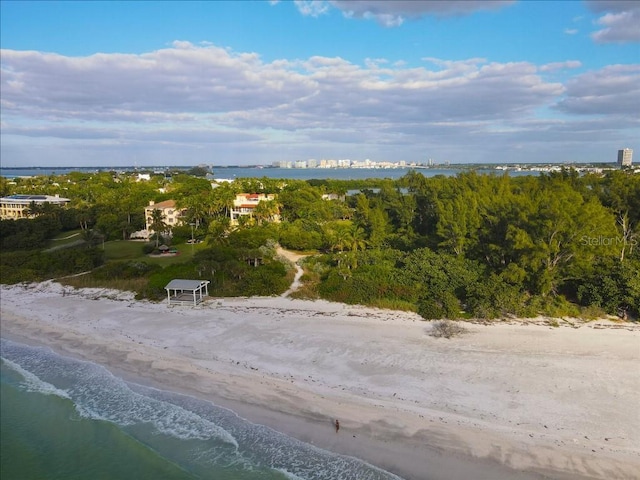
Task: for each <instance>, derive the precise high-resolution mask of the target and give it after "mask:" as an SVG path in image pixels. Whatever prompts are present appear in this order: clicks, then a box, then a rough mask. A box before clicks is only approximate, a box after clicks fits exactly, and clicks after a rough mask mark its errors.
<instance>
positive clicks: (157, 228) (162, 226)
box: [150, 208, 167, 248]
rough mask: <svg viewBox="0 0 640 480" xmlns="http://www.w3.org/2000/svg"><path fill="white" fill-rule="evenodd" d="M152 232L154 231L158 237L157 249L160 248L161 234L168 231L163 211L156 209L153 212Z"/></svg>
mask: <svg viewBox="0 0 640 480" xmlns="http://www.w3.org/2000/svg"><path fill="white" fill-rule="evenodd" d="M150 227H151V230H153V232H154V233H155V235H156V248H158V245H159V243H160V233H161V232H165V231H166V230H167V224H166V223H165V221H164V216H163V214H162V210H159V209H157V208H155V209H154V210H153V211H152V212H151V225H150Z"/></svg>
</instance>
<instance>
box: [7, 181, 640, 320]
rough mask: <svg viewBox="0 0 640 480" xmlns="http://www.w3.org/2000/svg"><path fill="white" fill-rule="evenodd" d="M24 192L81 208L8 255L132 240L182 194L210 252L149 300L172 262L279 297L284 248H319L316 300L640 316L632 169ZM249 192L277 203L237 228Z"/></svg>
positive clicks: (26, 188)
mask: <svg viewBox="0 0 640 480" xmlns="http://www.w3.org/2000/svg"><path fill="white" fill-rule="evenodd" d="M16 183H17V185H13V186H9V185H7V184H6V182H4V181H3V182H2V183H1V184H0V187H2V189H3V191H4V192H5V194H6V193H24V192H30V193H33V192H34V190H35V191H37V193H45V194H55V193H58V194H60V195H61V196H65V197H67V198H70V199H72V203H71V205H70V207H69V208H68V209H65V212H64V213H63V212H62V211H60V212H58V214H57V216H56V215H53V214H51V213H50V212H49V213H47V214H43V215H41V216H39V217H37V218H35V219H33V220H19V221H11V222H13V223H12V224H11V225H10V224H8V223H7V221H3V222H2V225H1V226H2V228H1V229H0V240H1V241H2V245H3V251H4V250H18V249H22V250H25V249H26V250H29V249H38V248H42V247H43V245H44V244H45V243H46V239H47V238H50V237H51V235H52V234H53V233H54V232H55V231H62V230H64V229H67V228H78V227H79V228H81V229H82V230H83V231H84V230H86V231H94V232H97V233H99V234H100V235H101V236H102V238H103V239H106V240H107V241H108V240H115V239H123V238H125V239H126V238H128V235H129V234H130V233H131V232H133V231H135V230H139V229H142V228H144V218H143V215H142V212H143V208H144V207H145V206H146V205H148V202H149V200H155V201H156V202H159V201H163V200H167V199H173V200H175V201H176V202H177V205H178V207H179V208H183V209H185V212H186V217H185V224H183V226H181V227H176V228H174V229H173V241H174V243H179V242H181V241H185V240H186V239H189V238H190V237H191V233H192V230H191V227H192V226H193V227H194V230H193V232H194V234H195V235H196V236H197V237H198V238H199V239H201V240H203V241H205V242H206V243H207V245H206V248H205V249H203V250H202V251H201V252H200V253H198V254H197V255H195V257H194V258H193V259H192V260H191V261H190V262H188V263H187V264H184V265H180V266H173V267H168V269H165V270H162V271H157V270H156V269H148V270H145V269H142V270H140V271H142V272H143V273H142V275H147V276H148V279H149V282H148V283H147V285H149V290H148V292H147V294H151V292H155V293H156V294H157V293H158V291H159V289H161V288H162V287H164V285H161V284H162V282H163V281H164V279H165V277H166V276H167V275H174V274H177V272H176V271H172V269H173V270H176V269H183V273H185V274H186V273H189V274H190V275H191V276H194V275H196V276H200V277H201V278H207V279H209V280H211V281H212V286H213V294H214V295H250V294H261V295H264V294H273V293H281V292H282V291H284V290H285V289H286V287H287V281H288V279H290V277H291V275H292V273H291V270H290V268H289V269H288V268H287V266H286V262H283V261H282V260H281V259H279V258H278V257H277V255H276V253H275V249H274V246H275V245H276V244H277V243H279V244H280V245H282V246H283V247H285V248H290V249H294V250H300V251H307V252H309V253H313V255H312V256H311V257H309V259H308V260H307V261H306V264H305V276H304V277H303V280H304V281H305V282H306V283H305V286H304V287H303V289H302V290H301V293H300V295H305V296H307V297H311V298H314V297H322V298H327V299H331V300H337V301H342V302H347V303H361V304H367V305H377V306H382V307H391V308H403V309H410V310H415V311H417V312H419V313H420V314H421V315H422V316H423V317H425V318H441V317H447V318H465V317H480V318H496V317H505V316H510V315H515V316H535V315H539V314H544V315H553V316H564V315H575V316H579V315H583V316H584V315H592V316H597V315H602V314H604V313H607V314H613V315H620V316H628V317H637V316H638V315H639V314H640V311H639V310H640V245H638V243H639V228H638V225H640V178H638V176H637V175H635V176H634V175H633V174H629V173H627V172H622V171H613V172H609V173H607V174H606V175H604V176H598V175H584V176H581V175H579V174H578V173H577V172H575V171H574V170H563V171H561V172H557V173H550V174H543V175H540V176H521V177H510V176H508V175H503V176H496V175H478V174H475V173H474V172H465V173H461V174H459V175H457V176H455V177H445V176H437V177H433V178H427V177H425V176H423V175H421V174H420V173H417V172H413V171H412V172H409V173H408V174H407V175H405V176H404V177H402V178H401V179H399V180H369V181H364V180H359V181H339V180H310V181H301V180H280V179H269V178H253V179H239V180H236V181H234V182H232V183H224V184H222V185H220V186H218V187H217V188H212V187H211V184H210V182H209V181H208V180H206V179H205V178H202V177H196V176H193V175H187V174H177V175H174V176H173V177H172V178H171V179H167V178H166V177H165V176H153V177H152V179H151V181H149V182H135V181H133V180H132V179H131V178H127V177H118V176H117V175H114V174H113V173H110V172H104V173H101V174H81V173H72V174H69V175H67V176H61V177H54V178H52V177H38V178H37V179H28V180H27V179H22V180H21V181H19V182H18V181H17V182H16ZM240 192H244V193H272V194H276V199H275V200H272V201H269V202H260V203H259V204H258V207H257V208H256V209H255V212H254V214H253V215H252V216H248V217H245V218H243V219H242V221H241V223H240V225H239V226H237V227H232V226H231V225H230V222H229V211H230V209H231V206H232V204H233V200H234V198H235V195H236V194H237V193H240ZM276 218H279V219H280V222H279V223H274V219H276ZM47 219H48V220H47ZM189 224H192V225H191V226H190V225H189ZM27 225H29V226H27ZM116 270H117V269H116ZM121 270H122V269H121ZM125 270H126V269H125ZM122 271H124V270H122ZM114 275H115V274H114ZM3 277H4V275H3ZM3 281H4V278H3Z"/></svg>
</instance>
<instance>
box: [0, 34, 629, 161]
mask: <svg viewBox="0 0 640 480" xmlns="http://www.w3.org/2000/svg"><path fill="white" fill-rule="evenodd" d="M0 54H1V56H0V64H1V68H2V75H1V78H0V82H1V83H0V100H1V102H2V122H3V127H2V131H1V132H0V133H1V135H2V140H3V141H2V142H0V144H1V145H0V147H2V153H3V155H4V154H6V155H9V156H8V157H5V156H3V159H4V158H15V156H16V155H18V153H16V152H30V153H29V154H28V155H33V149H34V148H36V146H37V147H42V148H44V149H45V150H46V149H47V148H46V147H47V145H48V146H51V145H53V143H55V145H56V146H59V145H60V144H61V143H62V144H64V145H65V149H62V150H61V149H59V148H57V147H56V149H53V148H49V151H50V152H51V154H53V152H54V151H55V152H57V154H59V155H62V153H61V152H63V151H64V154H65V155H76V156H82V155H85V154H87V155H88V154H89V152H92V151H93V152H95V154H96V155H102V156H106V155H107V154H108V152H109V146H111V147H112V149H113V151H112V152H111V155H116V154H117V155H119V157H118V158H122V159H123V161H125V160H126V161H129V162H130V161H131V158H132V157H131V155H133V153H132V152H133V150H131V148H135V149H136V150H135V151H136V152H137V153H136V155H139V157H137V158H138V160H140V157H141V156H142V155H143V154H144V155H147V156H153V158H156V157H157V159H158V162H159V161H161V159H164V158H169V156H170V155H173V156H174V164H175V157H176V156H179V155H181V153H180V152H182V155H185V152H188V160H189V162H191V163H194V162H195V163H200V162H203V161H204V162H211V161H212V156H213V155H214V154H215V158H216V159H217V161H219V162H221V163H238V162H241V161H244V162H246V163H263V162H267V161H272V160H276V159H282V158H283V156H285V157H286V158H309V157H322V156H325V157H328V156H331V155H334V158H335V157H346V156H351V157H352V158H359V157H360V155H364V154H366V155H368V156H370V157H371V158H380V157H381V156H384V157H386V158H390V159H393V158H394V157H396V158H397V157H398V156H400V155H401V158H403V159H411V157H412V156H413V159H414V160H419V159H421V158H422V157H421V155H423V154H424V149H426V148H429V149H432V148H433V149H436V148H439V149H441V151H442V152H449V154H448V155H454V154H457V153H459V154H460V156H461V159H464V160H467V161H472V160H473V159H472V157H470V156H469V152H470V151H475V149H482V148H483V145H485V146H486V145H487V142H489V141H491V142H493V141H494V140H495V141H496V142H498V143H496V152H498V153H499V151H500V149H498V148H497V145H502V146H505V145H506V144H507V143H508V139H509V138H515V137H516V136H518V138H519V139H522V142H524V140H525V139H526V138H527V135H528V134H529V135H531V136H532V138H533V140H532V141H533V142H538V137H540V138H543V137H544V136H545V135H546V136H548V138H550V139H553V138H556V137H557V136H558V135H560V134H559V133H558V131H551V130H549V129H547V130H545V129H544V128H541V127H540V125H539V124H535V127H534V126H533V123H532V122H533V120H537V119H539V120H540V121H541V122H542V125H544V124H545V122H546V125H547V126H548V125H549V122H548V121H545V120H544V118H539V115H540V113H539V112H540V111H544V110H547V109H548V108H549V107H550V106H554V105H555V106H556V107H555V108H556V113H554V115H556V116H557V115H558V113H557V112H560V113H561V114H562V115H566V116H568V118H567V119H566V120H565V121H566V129H565V130H562V131H564V132H566V136H567V138H573V137H572V134H570V133H569V131H570V130H571V126H572V125H573V124H574V121H575V118H584V117H583V116H584V115H585V114H591V113H597V114H598V115H599V116H605V117H606V116H610V118H611V119H614V120H615V124H616V125H617V128H618V130H619V133H618V135H621V136H624V135H625V132H628V130H627V128H631V127H634V125H637V124H634V123H633V121H632V119H633V118H636V117H637V111H638V104H637V101H638V98H640V97H639V93H640V92H639V91H638V88H639V87H638V85H640V78H638V77H639V75H640V72H639V71H638V70H639V68H640V67H638V66H624V65H617V66H610V67H607V68H604V69H601V70H599V71H596V72H588V73H586V74H581V75H577V76H575V77H573V78H572V79H571V80H570V81H569V82H568V83H567V84H566V85H564V84H562V83H559V82H556V81H550V80H549V79H547V78H545V74H546V72H551V73H553V72H555V71H557V70H570V69H575V68H579V67H580V66H581V64H580V62H578V61H575V60H568V61H564V62H556V63H550V64H546V65H542V66H537V65H534V64H532V63H529V62H512V63H499V62H490V61H488V60H487V59H483V58H472V59H467V60H461V61H451V60H446V59H438V58H425V59H424V62H425V63H424V64H422V65H420V66H417V67H416V66H408V65H406V64H404V63H403V62H396V61H394V62H389V61H387V60H386V59H383V58H375V59H367V60H364V61H363V64H362V65H358V64H355V63H352V62H350V61H347V60H345V59H342V58H339V57H322V56H315V57H310V58H308V59H302V60H296V61H289V60H286V59H281V60H276V61H272V62H265V61H263V60H262V59H261V58H260V56H259V55H257V54H255V53H251V52H232V51H230V50H228V49H223V48H219V47H216V46H213V45H212V46H201V45H193V44H190V43H188V42H176V43H174V44H173V45H172V46H171V47H170V48H166V49H162V50H157V51H153V52H148V53H143V54H139V55H133V54H129V55H123V54H96V55H91V56H87V57H67V56H63V55H57V54H49V53H42V52H35V51H28V52H25V51H15V50H2V51H1V52H0ZM566 73H569V72H566ZM634 102H635V103H634ZM576 115H578V117H575V116H576ZM625 119H626V120H625ZM614 120H610V121H611V122H613V121H614ZM581 121H582V120H581ZM634 128H635V127H634ZM581 135H582V137H585V136H586V135H583V134H580V133H579V132H578V133H575V136H576V137H580V136H581ZM489 139H491V140H489ZM159 145H162V146H163V147H164V148H165V150H162V149H160V148H159ZM525 145H526V143H525ZM536 145H537V143H536ZM80 146H82V149H81V148H80ZM212 146H215V148H212ZM127 148H130V150H126V149H127ZM181 149H182V150H181ZM127 151H128V152H129V153H127ZM465 151H466V152H467V153H466V154H463V152H465ZM83 152H84V153H83ZM143 152H144V153H143ZM421 152H422V153H421ZM130 154H131V155H130ZM473 154H474V155H476V153H473ZM21 155H23V156H24V157H23V158H26V157H27V156H28V155H27V153H22V154H21ZM207 155H209V158H208V159H207ZM478 155H479V154H478ZM434 156H435V154H434ZM29 158H30V157H29ZM69 158H71V157H69ZM451 159H452V160H454V159H455V158H451ZM63 160H64V159H63ZM475 160H478V161H480V160H482V159H481V158H475ZM494 160H500V159H499V158H496V159H494ZM25 161H26V160H25ZM105 161H106V160H105ZM107 163H108V162H107Z"/></svg>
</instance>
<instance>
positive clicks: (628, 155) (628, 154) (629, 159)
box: [618, 148, 633, 167]
mask: <svg viewBox="0 0 640 480" xmlns="http://www.w3.org/2000/svg"><path fill="white" fill-rule="evenodd" d="M632 163H633V149H631V148H624V149H622V150H618V165H620V166H621V167H630V166H631V164H632Z"/></svg>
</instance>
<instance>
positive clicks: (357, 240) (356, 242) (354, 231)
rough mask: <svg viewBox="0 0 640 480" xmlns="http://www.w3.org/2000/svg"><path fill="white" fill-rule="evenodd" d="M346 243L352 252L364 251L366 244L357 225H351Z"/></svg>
mask: <svg viewBox="0 0 640 480" xmlns="http://www.w3.org/2000/svg"><path fill="white" fill-rule="evenodd" d="M347 243H348V246H349V248H350V249H351V251H352V252H357V251H358V250H364V249H365V247H366V244H367V243H366V241H365V239H364V230H363V229H362V228H360V227H359V226H358V225H353V226H352V227H351V228H350V229H349V231H348V237H347Z"/></svg>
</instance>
